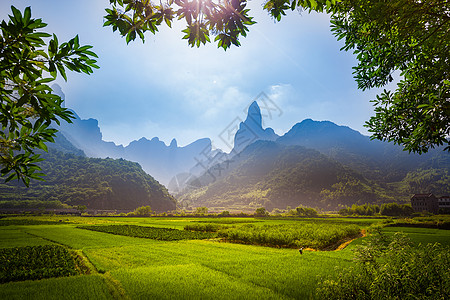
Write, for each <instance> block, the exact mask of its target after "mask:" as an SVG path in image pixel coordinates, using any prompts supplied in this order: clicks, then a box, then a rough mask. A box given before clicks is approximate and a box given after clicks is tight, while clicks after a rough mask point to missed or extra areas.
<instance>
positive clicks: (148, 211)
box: [128, 205, 152, 217]
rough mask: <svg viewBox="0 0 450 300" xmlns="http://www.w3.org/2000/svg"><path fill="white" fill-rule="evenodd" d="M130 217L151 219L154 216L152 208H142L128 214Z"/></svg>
mask: <svg viewBox="0 0 450 300" xmlns="http://www.w3.org/2000/svg"><path fill="white" fill-rule="evenodd" d="M128 215H129V216H136V217H150V216H151V215H152V208H151V207H150V206H148V205H147V206H140V207H138V208H136V209H135V210H134V211H133V212H131V213H129V214H128Z"/></svg>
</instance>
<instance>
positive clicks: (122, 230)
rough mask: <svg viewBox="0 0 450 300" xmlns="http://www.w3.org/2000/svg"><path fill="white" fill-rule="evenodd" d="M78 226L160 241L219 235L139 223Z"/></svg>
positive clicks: (206, 237)
mask: <svg viewBox="0 0 450 300" xmlns="http://www.w3.org/2000/svg"><path fill="white" fill-rule="evenodd" d="M77 228H81V229H87V230H93V231H100V232H106V233H112V234H117V235H125V236H131V237H138V238H147V239H153V240H159V241H178V240H199V239H209V238H214V237H216V236H217V235H216V234H214V233H209V232H200V231H187V230H178V229H172V228H160V227H147V226H137V225H91V226H78V227H77Z"/></svg>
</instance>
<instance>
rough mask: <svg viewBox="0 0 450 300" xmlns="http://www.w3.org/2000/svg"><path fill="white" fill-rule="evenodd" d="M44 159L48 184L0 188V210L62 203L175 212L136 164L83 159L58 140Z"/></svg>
mask: <svg viewBox="0 0 450 300" xmlns="http://www.w3.org/2000/svg"><path fill="white" fill-rule="evenodd" d="M55 148H56V149H58V150H59V151H58V150H55ZM42 158H44V159H45V160H44V161H43V162H41V163H40V166H41V168H42V170H43V172H44V173H45V174H46V175H47V176H46V177H45V180H46V181H45V182H41V181H32V182H31V185H30V187H29V188H26V187H24V186H23V185H22V184H21V183H20V182H17V181H12V182H8V183H6V184H0V208H16V207H21V202H22V203H23V205H22V207H24V206H29V205H30V202H31V203H35V204H36V205H37V206H42V207H48V208H50V207H52V206H55V205H56V206H58V203H62V204H68V205H86V206H87V208H89V209H105V210H113V209H121V210H134V209H135V208H137V207H139V206H147V205H149V206H151V208H152V209H153V210H155V211H168V210H173V209H175V207H176V200H175V199H174V198H173V197H172V196H171V195H170V194H169V193H168V191H167V189H166V188H165V187H164V186H162V185H161V184H160V183H159V182H157V181H156V180H155V179H154V178H153V177H152V176H150V175H148V174H147V173H145V172H144V171H143V170H142V168H141V166H140V165H139V164H137V163H134V162H130V161H126V160H123V159H111V158H108V159H100V158H87V157H85V156H84V153H83V152H82V151H80V150H79V149H76V148H75V147H73V145H71V144H70V142H68V141H67V140H66V139H65V138H64V137H63V136H61V135H58V137H57V138H56V143H55V144H50V145H49V152H48V153H43V154H42ZM23 201H25V202H23Z"/></svg>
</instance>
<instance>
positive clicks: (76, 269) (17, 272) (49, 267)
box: [0, 245, 89, 283]
mask: <svg viewBox="0 0 450 300" xmlns="http://www.w3.org/2000/svg"><path fill="white" fill-rule="evenodd" d="M0 260H1V261H2V263H1V265H0V283H5V282H9V281H22V280H29V279H32V280H35V279H42V278H50V277H61V276H73V275H77V274H85V273H88V271H89V270H88V269H87V268H86V267H85V266H84V265H83V262H82V259H81V258H80V257H79V256H77V255H76V254H73V253H71V252H69V251H68V250H67V249H65V248H64V247H62V246H59V245H44V246H33V247H30V246H29V247H20V248H4V249H0Z"/></svg>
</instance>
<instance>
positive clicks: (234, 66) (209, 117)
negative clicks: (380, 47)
mask: <svg viewBox="0 0 450 300" xmlns="http://www.w3.org/2000/svg"><path fill="white" fill-rule="evenodd" d="M262 3H263V1H255V0H252V1H250V2H249V7H250V8H251V14H252V15H253V16H254V17H255V21H257V22H258V23H257V24H255V25H253V26H250V32H249V34H248V36H247V38H243V39H241V44H242V46H241V47H234V48H232V49H229V50H227V51H226V52H225V51H223V50H222V49H218V48H217V46H216V44H209V45H206V46H203V47H200V48H190V47H189V46H188V45H187V42H186V41H185V40H182V36H183V33H182V32H181V30H182V29H184V25H185V24H184V21H178V22H175V24H174V25H173V26H172V29H170V28H168V27H167V26H163V27H162V28H161V30H160V32H158V33H157V34H156V35H152V34H151V33H147V34H146V42H145V43H144V44H142V42H141V41H140V40H136V41H134V42H132V43H130V44H129V45H128V46H127V45H126V42H125V39H123V38H121V37H120V36H119V35H118V33H117V32H116V33H113V32H112V29H111V28H110V27H103V26H102V24H103V16H104V15H105V13H104V9H105V8H107V7H108V5H109V1H107V0H96V1H92V0H77V1H60V0H34V1H30V0H29V1H16V0H12V1H11V0H0V16H1V17H2V19H4V18H5V17H6V15H7V14H9V13H10V8H9V7H10V5H11V4H13V5H15V6H16V7H17V8H19V9H21V10H22V11H23V9H24V8H25V7H26V6H31V7H32V16H33V17H35V18H42V19H43V21H44V22H45V23H47V24H48V27H47V28H46V31H47V32H49V33H55V34H56V35H57V36H58V39H59V41H60V42H62V41H67V40H69V39H70V38H72V37H74V36H75V35H76V34H78V35H79V37H80V42H81V44H90V45H92V46H94V48H93V50H94V52H96V53H97V54H98V55H99V60H98V64H99V66H100V69H99V70H96V71H95V72H94V74H92V75H90V76H87V75H85V74H73V73H72V74H69V75H68V81H67V82H64V81H63V80H58V81H57V82H58V84H59V85H60V86H61V87H62V89H63V91H64V93H65V95H66V106H67V107H69V108H72V109H74V110H75V111H76V112H77V113H78V115H79V116H80V117H81V118H84V119H87V118H95V119H97V120H98V121H99V126H100V128H101V131H102V133H103V138H104V140H107V141H113V142H115V143H116V144H123V145H127V144H128V143H129V142H131V141H132V140H135V139H139V138H141V137H146V138H148V139H151V138H152V137H155V136H157V137H159V138H160V139H161V140H163V141H164V142H166V144H168V143H170V141H171V140H172V138H176V139H177V141H178V144H179V145H181V146H184V145H187V144H189V143H191V142H193V141H195V140H196V139H199V138H204V137H209V138H211V140H212V141H213V145H214V146H215V147H218V148H222V149H223V150H225V151H227V152H228V151H229V150H230V149H228V146H227V145H226V143H225V142H224V141H223V140H222V139H221V133H222V132H223V130H224V129H226V128H228V127H229V126H230V124H232V123H233V121H235V120H240V119H245V109H246V108H247V107H248V106H249V104H250V103H251V102H252V101H253V100H255V98H256V97H257V96H258V95H260V93H261V92H264V93H265V95H267V96H268V97H269V99H270V100H269V102H270V103H272V104H273V105H275V106H273V107H277V111H276V113H274V114H272V116H268V115H267V111H265V110H264V109H262V113H263V114H266V118H265V122H264V126H265V127H272V128H273V129H274V130H275V132H276V133H277V134H279V135H282V134H284V133H285V132H287V131H288V130H289V129H290V128H291V127H292V126H293V125H294V124H295V123H297V122H300V121H302V120H303V119H306V118H311V119H314V120H319V121H321V120H329V121H332V122H335V123H337V124H339V125H346V126H349V127H351V128H353V129H355V130H358V131H360V132H361V133H363V134H368V133H367V130H366V129H365V128H364V127H363V125H364V122H365V121H366V120H368V119H369V117H370V116H371V115H372V114H373V107H372V104H371V103H370V102H369V101H370V100H371V99H374V98H375V95H376V94H377V92H379V91H377V90H370V91H365V92H362V91H359V90H358V89H357V85H356V82H355V81H354V79H353V77H352V66H355V65H356V60H355V58H354V55H353V54H352V53H349V52H342V51H340V50H339V49H340V48H341V47H342V42H338V41H337V40H336V38H335V37H334V36H333V35H332V34H331V32H330V27H329V18H328V16H327V15H325V14H316V13H313V14H308V13H305V12H303V13H301V14H300V13H299V12H297V11H294V12H292V13H290V14H288V16H286V17H284V18H283V19H282V20H281V22H279V23H275V22H274V21H273V20H272V19H271V18H270V17H269V16H268V15H267V13H266V12H265V11H263V10H262ZM259 102H260V101H259ZM260 104H261V103H260ZM273 112H275V111H273Z"/></svg>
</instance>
